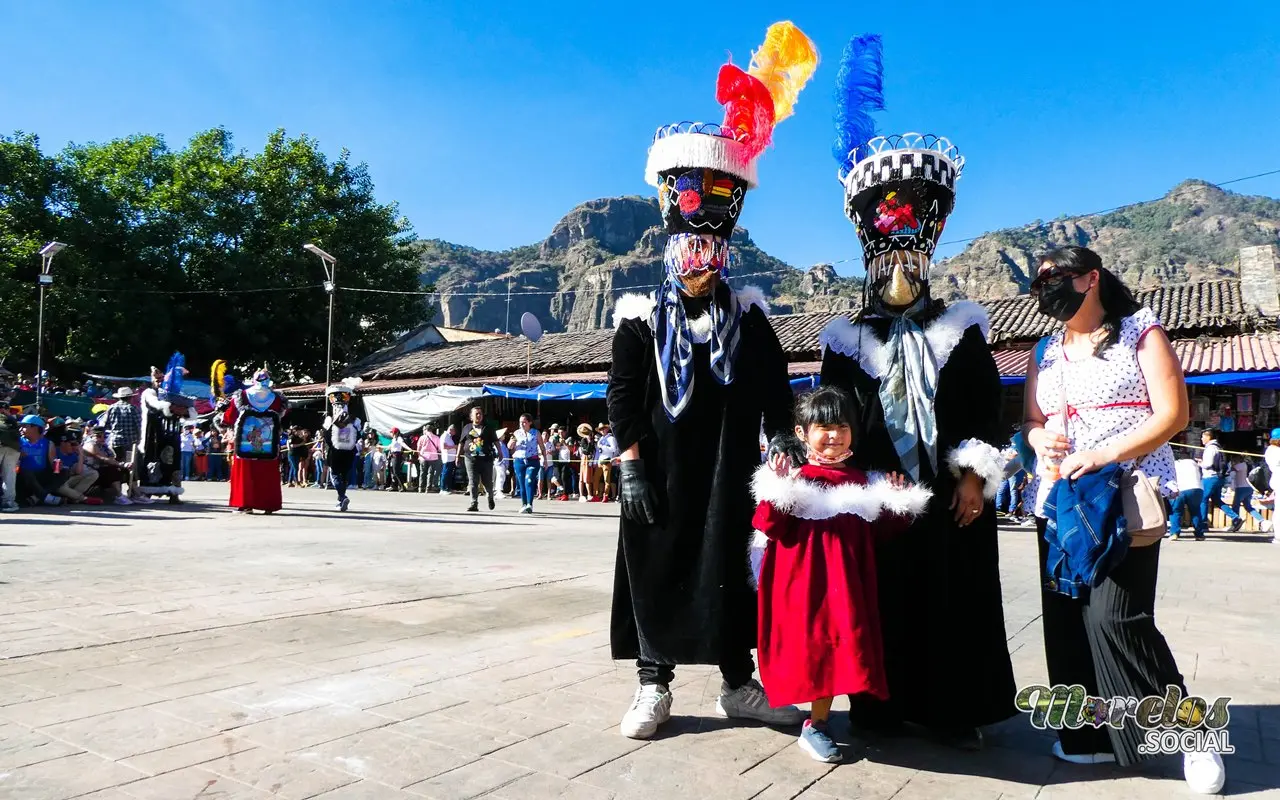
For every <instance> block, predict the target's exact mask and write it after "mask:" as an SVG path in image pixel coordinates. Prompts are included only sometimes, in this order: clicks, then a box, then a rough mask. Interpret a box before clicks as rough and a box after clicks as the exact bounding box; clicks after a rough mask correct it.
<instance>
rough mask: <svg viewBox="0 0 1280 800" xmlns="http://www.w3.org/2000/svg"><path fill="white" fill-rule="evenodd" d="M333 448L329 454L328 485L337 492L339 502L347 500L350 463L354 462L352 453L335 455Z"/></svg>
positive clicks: (348, 451)
mask: <svg viewBox="0 0 1280 800" xmlns="http://www.w3.org/2000/svg"><path fill="white" fill-rule="evenodd" d="M337 453H338V451H337V449H336V448H335V449H334V451H333V452H332V453H330V454H329V484H330V485H331V486H333V488H334V489H336V490H337V492H338V500H339V502H341V501H343V500H346V499H347V486H348V485H349V484H350V481H351V463H352V462H353V461H355V453H354V451H350V450H347V451H342V455H337Z"/></svg>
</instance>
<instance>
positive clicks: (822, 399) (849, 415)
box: [796, 386, 861, 443]
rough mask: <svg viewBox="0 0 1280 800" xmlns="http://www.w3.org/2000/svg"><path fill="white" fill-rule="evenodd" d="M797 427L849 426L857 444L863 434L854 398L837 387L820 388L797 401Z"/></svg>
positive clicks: (807, 428) (804, 428) (805, 428)
mask: <svg viewBox="0 0 1280 800" xmlns="http://www.w3.org/2000/svg"><path fill="white" fill-rule="evenodd" d="M796 425H798V426H799V427H800V428H801V429H803V430H806V431H807V430H809V426H810V425H848V426H849V427H850V428H851V429H852V430H853V441H854V442H855V443H856V442H857V441H858V438H859V434H860V433H861V430H860V426H859V424H858V415H857V413H856V409H855V408H854V402H853V398H852V397H851V396H849V393H848V392H846V391H845V390H843V389H840V388H837V387H835V386H819V387H818V388H817V389H814V390H813V391H812V392H809V393H807V394H803V395H801V396H800V399H798V400H796Z"/></svg>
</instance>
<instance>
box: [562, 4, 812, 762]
mask: <svg viewBox="0 0 1280 800" xmlns="http://www.w3.org/2000/svg"><path fill="white" fill-rule="evenodd" d="M817 63H818V53H817V50H816V49H815V48H814V46H813V43H812V42H811V41H809V39H808V38H807V37H806V36H805V35H804V34H803V33H801V32H800V30H799V29H798V28H796V26H795V25H793V24H791V23H789V22H782V23H778V24H775V25H773V26H772V27H770V29H769V31H768V35H767V38H766V40H765V44H764V46H763V47H762V48H761V49H760V50H759V51H757V52H756V53H755V55H754V56H753V58H752V61H751V65H750V69H749V70H747V71H744V70H742V69H741V68H739V67H737V66H734V65H733V64H727V65H725V66H724V67H722V68H721V69H720V75H719V80H718V82H717V87H716V89H717V91H716V99H717V100H718V101H719V102H720V103H721V104H722V105H724V107H725V117H724V122H723V124H720V125H715V124H704V123H696V124H693V123H680V124H678V125H669V126H666V127H663V128H661V129H659V130H658V132H657V135H656V136H655V138H654V141H653V145H652V147H651V148H650V150H649V159H648V165H647V167H646V169H645V178H646V180H647V181H648V182H649V183H650V184H651V185H653V186H655V187H657V189H658V203H659V207H660V210H661V213H662V218H663V222H664V225H665V228H666V233H667V236H668V238H667V242H666V249H665V251H664V256H663V261H664V263H665V265H666V276H665V278H664V280H663V283H662V286H661V288H659V290H658V292H657V293H656V295H650V296H643V297H642V296H636V295H629V296H626V297H623V298H621V299H620V300H619V301H618V304H617V308H616V309H615V312H614V322H615V325H616V332H615V334H614V340H613V364H612V367H611V369H610V373H609V388H608V396H607V399H608V406H609V420H610V423H611V425H612V428H613V431H614V434H615V436H616V437H617V447H618V450H619V453H620V458H621V465H620V470H619V472H620V477H621V482H620V488H621V494H620V499H621V501H622V520H621V526H620V527H621V530H620V535H619V542H618V556H617V568H616V570H615V573H614V595H613V616H612V622H611V625H610V642H611V649H612V653H613V657H614V658H616V659H636V666H637V668H638V672H639V682H640V687H639V688H638V689H637V690H636V694H635V697H634V699H633V701H632V704H631V706H630V708H629V709H628V711H627V712H626V715H625V716H624V717H623V719H622V724H621V732H622V734H623V735H624V736H628V737H631V738H635V739H646V738H648V737H650V736H653V734H654V733H655V732H656V731H657V729H658V726H660V725H661V724H662V723H663V722H665V721H666V720H667V719H668V718H669V717H670V715H671V704H672V693H671V689H670V685H671V681H672V679H673V678H674V675H675V665H676V664H715V665H718V666H719V667H720V672H721V675H722V677H723V683H722V685H721V690H720V697H719V700H718V701H717V702H716V709H717V711H718V712H719V713H721V714H723V715H724V716H727V717H735V718H744V719H755V720H760V721H763V722H766V723H771V724H777V725H799V724H800V722H801V721H803V719H804V717H805V713H804V712H803V711H799V710H798V709H796V708H794V707H791V706H786V707H783V708H773V707H771V706H770V704H769V701H768V699H767V698H766V697H765V693H764V690H763V689H762V688H761V686H760V684H759V683H758V682H757V681H755V680H754V679H753V678H752V674H753V672H754V664H753V662H752V658H751V650H752V649H753V648H754V647H755V643H756V598H755V593H754V591H753V588H752V585H751V575H750V570H749V565H748V561H747V558H746V553H747V550H748V547H749V545H750V541H751V536H752V534H751V517H752V513H753V511H754V506H755V504H754V503H753V501H752V499H751V476H752V471H753V469H754V468H755V467H756V466H758V465H759V463H760V450H759V443H758V434H759V431H760V426H761V422H762V420H763V424H764V429H765V430H766V431H767V432H769V433H770V434H771V435H772V434H777V433H779V432H782V431H784V430H788V429H789V428H790V424H791V409H792V404H793V398H792V393H791V388H790V385H789V383H788V380H787V368H786V360H785V357H784V355H783V352H782V348H781V346H780V345H779V344H778V338H777V336H776V335H775V334H774V332H773V328H772V327H771V326H770V325H769V321H768V318H767V317H766V314H767V305H766V304H765V302H764V297H763V295H762V294H761V292H760V291H759V290H758V289H754V288H745V289H740V290H736V291H735V290H733V289H731V288H730V287H729V286H728V284H727V283H726V281H725V280H724V277H725V271H726V270H727V269H728V268H729V266H730V262H731V253H730V245H729V242H730V236H731V235H732V234H733V231H734V227H735V225H736V224H737V221H738V217H739V215H740V214H741V213H742V204H743V200H744V199H745V197H746V193H747V191H748V190H749V189H751V188H753V187H754V186H755V185H756V162H757V159H758V158H759V156H760V154H761V153H762V152H763V151H764V149H765V147H766V146H767V145H768V144H769V142H770V139H771V137H772V132H773V127H774V125H775V123H776V122H778V121H779V120H781V119H783V118H785V117H787V116H789V115H790V114H791V111H792V107H793V105H794V103H795V99H796V97H797V95H798V93H799V91H800V89H801V87H802V86H803V85H804V84H805V83H806V82H808V80H809V78H811V77H812V75H813V72H814V70H815V69H816V68H817ZM587 433H588V434H589V433H590V429H589V428H588V429H587ZM695 443H696V446H691V445H695ZM584 463H585V462H584Z"/></svg>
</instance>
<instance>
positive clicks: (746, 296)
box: [734, 286, 772, 317]
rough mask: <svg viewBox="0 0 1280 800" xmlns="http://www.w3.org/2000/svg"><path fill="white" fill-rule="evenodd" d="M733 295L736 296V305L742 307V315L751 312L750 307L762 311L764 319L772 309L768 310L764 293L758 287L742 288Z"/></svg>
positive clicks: (767, 302)
mask: <svg viewBox="0 0 1280 800" xmlns="http://www.w3.org/2000/svg"><path fill="white" fill-rule="evenodd" d="M734 294H736V295H738V303H739V304H741V305H742V312H743V313H744V314H745V313H746V312H747V311H749V310H751V307H752V306H755V307H756V308H758V309H760V310H761V311H763V312H764V315H765V316H766V317H767V316H769V314H770V312H771V311H772V309H771V308H769V301H768V299H767V298H765V296H764V291H763V290H762V289H761V288H760V287H759V286H743V287H742V288H741V289H738V290H737V291H735V292H734Z"/></svg>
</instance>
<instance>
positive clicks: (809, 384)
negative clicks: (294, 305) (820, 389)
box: [791, 375, 818, 392]
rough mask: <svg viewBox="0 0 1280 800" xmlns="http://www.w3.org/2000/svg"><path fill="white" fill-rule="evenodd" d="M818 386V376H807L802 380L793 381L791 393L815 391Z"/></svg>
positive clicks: (794, 379) (795, 379) (793, 379)
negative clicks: (807, 390)
mask: <svg viewBox="0 0 1280 800" xmlns="http://www.w3.org/2000/svg"><path fill="white" fill-rule="evenodd" d="M817 386H818V376H817V375H805V376H803V377H800V378H792V379H791V391H793V392H803V391H805V390H806V389H815V388H817Z"/></svg>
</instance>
